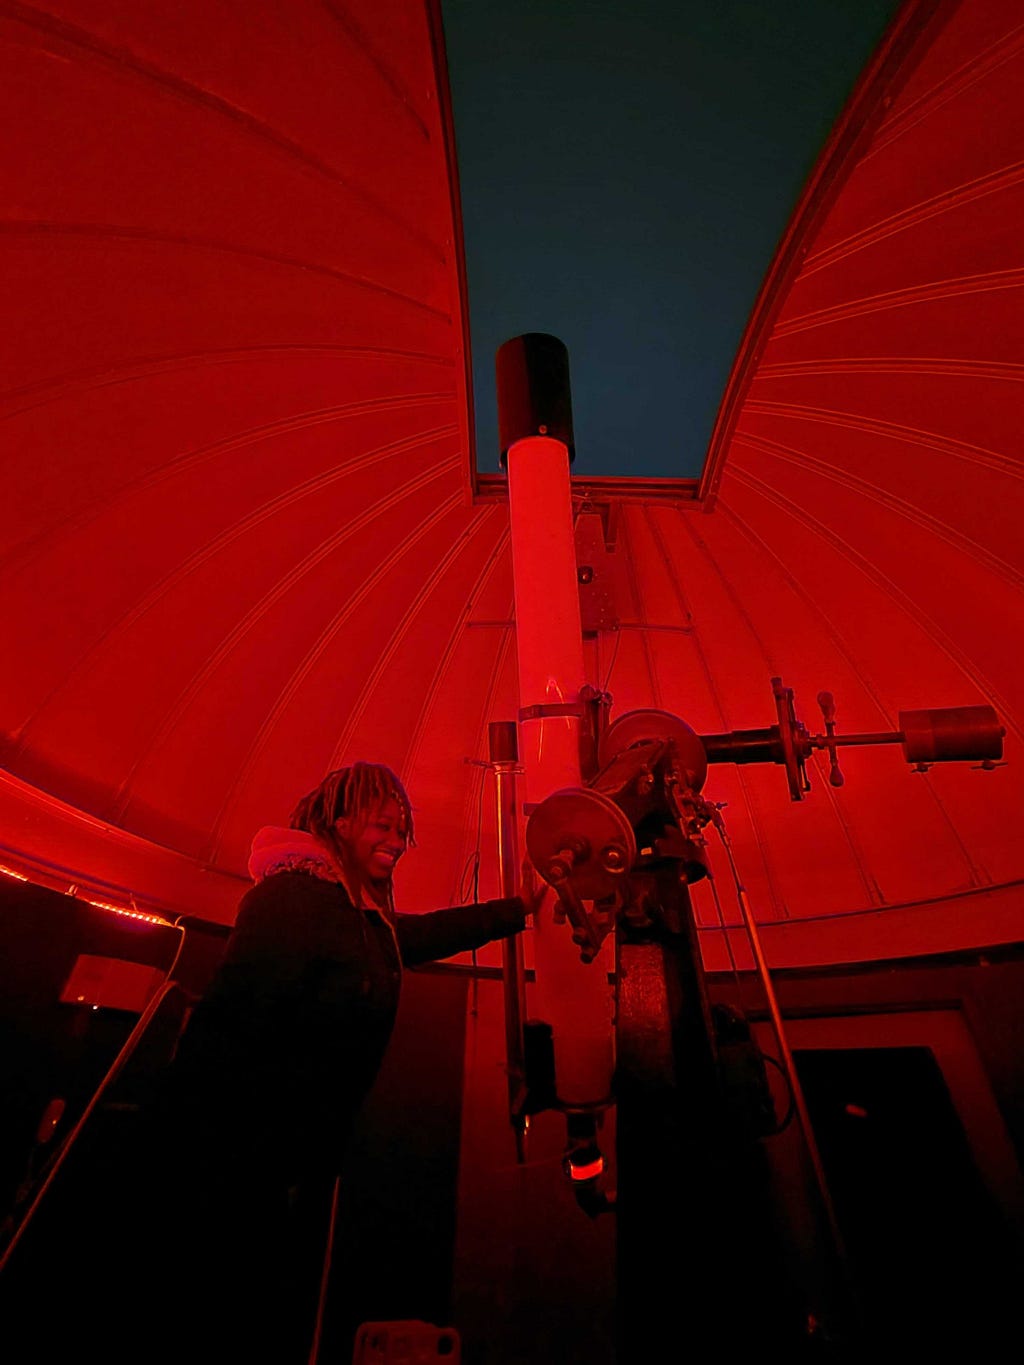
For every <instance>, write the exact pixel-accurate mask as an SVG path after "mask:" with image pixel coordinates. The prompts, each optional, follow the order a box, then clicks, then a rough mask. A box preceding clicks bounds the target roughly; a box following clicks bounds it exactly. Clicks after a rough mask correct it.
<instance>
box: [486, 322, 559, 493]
mask: <svg viewBox="0 0 1024 1365" xmlns="http://www.w3.org/2000/svg"><path fill="white" fill-rule="evenodd" d="M495 377H496V380H497V392H498V441H499V444H500V447H501V467H502V468H503V469H504V468H505V462H506V457H507V455H508V450H509V446H512V445H515V443H516V441H522V440H523V439H524V438H525V437H527V436H551V437H553V438H554V439H555V440H556V441H561V442H562V444H563V445H564V446H565V447H566V448H567V449H568V451H569V463H570V464H572V462H573V460H574V459H575V458H576V447H575V444H574V441H573V434H572V398H571V396H570V392H569V352H568V351H567V350H566V348H565V344H564V343H563V342H561V341H559V340H558V338H557V337H553V336H549V335H548V334H547V332H524V333H523V335H522V336H518V337H512V339H511V340H510V341H506V342H504V343H503V344H502V345H501V346H499V347H498V354H497V356H496V358H495Z"/></svg>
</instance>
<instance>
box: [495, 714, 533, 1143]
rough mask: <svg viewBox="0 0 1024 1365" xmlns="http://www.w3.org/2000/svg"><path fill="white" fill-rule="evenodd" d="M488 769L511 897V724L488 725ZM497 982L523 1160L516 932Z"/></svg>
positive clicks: (514, 830) (522, 997)
mask: <svg viewBox="0 0 1024 1365" xmlns="http://www.w3.org/2000/svg"><path fill="white" fill-rule="evenodd" d="M490 743H491V766H492V768H493V769H494V789H495V805H496V812H497V826H498V882H499V886H500V888H501V894H502V896H514V895H516V892H517V887H518V879H519V823H518V813H517V812H518V807H517V802H516V769H517V754H518V748H517V740H516V726H515V722H514V721H508V722H497V723H496V724H495V725H492V727H491V734H490ZM501 979H502V985H503V990H504V1003H505V1061H506V1067H507V1075H508V1105H509V1118H510V1120H511V1122H512V1126H513V1128H514V1129H515V1133H516V1153H517V1156H518V1159H519V1161H520V1162H522V1161H525V1159H526V1152H525V1146H524V1135H525V1127H526V1124H525V1115H524V1113H523V1105H524V1102H525V1098H526V1054H525V1043H524V1040H523V1023H524V1020H525V1018H526V973H525V970H524V967H523V941H522V936H521V935H520V934H513V935H512V937H511V938H506V939H502V941H501Z"/></svg>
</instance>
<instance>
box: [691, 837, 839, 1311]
mask: <svg viewBox="0 0 1024 1365" xmlns="http://www.w3.org/2000/svg"><path fill="white" fill-rule="evenodd" d="M715 827H716V829H717V831H718V836H719V838H720V839H721V841H722V846H723V848H724V849H725V852H726V856H727V857H728V859H729V866H730V868H731V870H732V875H733V880H734V881H735V883H736V895H737V898H738V900H739V905H740V912H741V914H742V915H743V923H744V925H745V926H746V930H747V936H748V937H749V939H750V945H751V947H752V949H753V952H754V959H755V961H756V963H757V970H758V975H759V976H760V978H761V982H762V985H763V986H764V993H765V997H766V999H767V1001H768V1011H769V1013H770V1015H771V1020H772V1027H773V1029H774V1031H775V1037H776V1039H777V1040H778V1044H779V1051H780V1052H781V1054H782V1062H783V1065H784V1067H785V1069H786V1076H787V1078H788V1080H789V1084H790V1088H791V1091H792V1095H793V1106H794V1109H795V1110H796V1114H797V1117H798V1119H799V1121H800V1128H801V1130H802V1132H803V1137H804V1142H805V1144H806V1147H807V1154H808V1157H809V1158H810V1162H811V1166H812V1168H813V1170H814V1178H815V1182H816V1184H817V1187H818V1193H819V1195H820V1197H821V1202H822V1206H823V1208H824V1211H825V1217H826V1220H827V1222H828V1227H829V1232H830V1234H831V1236H832V1242H833V1245H834V1248H835V1252H836V1256H837V1259H838V1262H839V1265H840V1267H841V1269H842V1272H843V1277H844V1281H845V1284H846V1289H847V1293H848V1295H849V1300H850V1306H851V1308H852V1310H853V1311H854V1313H855V1314H857V1315H858V1316H859V1315H860V1301H859V1295H858V1292H857V1288H856V1285H855V1283H854V1280H853V1274H852V1271H851V1268H850V1263H849V1258H848V1256H847V1251H846V1243H845V1240H844V1238H843V1234H842V1230H841V1229H840V1227H839V1221H838V1219H837V1217H836V1212H835V1206H834V1205H833V1203H832V1195H831V1192H830V1191H829V1187H828V1180H827V1178H826V1175H825V1166H824V1163H823V1161H822V1159H821V1152H820V1150H819V1148H818V1144H817V1141H816V1140H815V1137H814V1128H813V1126H812V1124H811V1116H810V1114H809V1112H808V1109H807V1102H806V1100H805V1098H804V1092H803V1087H802V1086H801V1084H800V1078H799V1076H798V1075H797V1070H796V1063H795V1062H794V1060H793V1053H792V1051H791V1050H790V1046H789V1040H788V1038H787V1037H786V1029H785V1025H784V1024H783V1021H782V1011H781V1010H780V1009H779V1002H778V999H777V998H776V995H775V987H774V985H773V984H772V978H771V972H770V971H769V970H768V962H767V959H766V958H765V955H764V951H763V949H762V947H761V936H760V934H759V933H758V930H757V923H756V921H755V919H754V916H753V913H752V911H751V908H750V901H749V899H748V897H747V892H746V888H745V887H744V885H743V883H742V881H741V880H740V874H739V869H738V868H737V866H736V860H735V858H734V857H733V852H732V844H731V843H730V841H729V837H728V835H727V834H726V832H725V829H724V827H723V825H722V824H721V823H719V822H717V821H716V824H715Z"/></svg>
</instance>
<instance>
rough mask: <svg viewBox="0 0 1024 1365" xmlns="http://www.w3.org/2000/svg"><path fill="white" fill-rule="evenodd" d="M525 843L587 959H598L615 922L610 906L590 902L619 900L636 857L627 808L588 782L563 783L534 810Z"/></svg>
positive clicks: (559, 916)
mask: <svg viewBox="0 0 1024 1365" xmlns="http://www.w3.org/2000/svg"><path fill="white" fill-rule="evenodd" d="M526 847H527V852H528V853H529V856H530V861H531V863H532V864H533V866H534V867H535V868H536V870H537V873H538V875H539V876H541V877H543V879H544V880H545V881H546V882H547V883H548V885H549V886H551V887H552V888H553V889H554V891H555V894H556V895H557V896H558V900H559V909H558V910H557V911H556V917H558V918H561V919H563V920H565V919H567V920H568V921H569V924H570V925H571V927H572V937H573V942H574V943H576V944H577V946H578V947H579V950H580V957H581V958H582V960H583V961H584V962H593V960H594V958H595V957H596V956H597V954H598V951H599V950H600V947H601V944H602V943H603V942H604V940H605V938H606V937H607V935H608V932H609V930H610V929H611V928H612V927H613V916H612V914H611V912H610V911H602V910H600V909H597V908H594V909H588V907H587V906H586V904H585V903H584V902H586V901H597V902H600V901H609V900H611V901H614V900H615V899H616V897H617V895H618V893H619V891H620V887H621V882H622V879H623V878H624V876H625V875H626V873H628V872H629V870H630V868H631V867H632V866H633V864H634V862H635V861H636V838H635V836H634V834H633V827H632V825H631V824H630V823H629V821H628V820H627V818H626V816H625V814H624V813H623V811H622V810H621V809H620V808H619V807H618V806H617V805H616V804H615V802H614V801H613V800H612V799H611V798H610V797H608V796H604V795H603V794H602V793H601V792H598V791H594V790H592V789H591V788H588V787H563V788H561V789H560V790H559V791H555V792H552V793H551V795H550V796H548V797H546V798H545V799H544V800H543V801H541V802H540V804H539V805H538V806H537V807H536V808H535V809H534V810H533V812H532V814H531V815H530V818H529V821H528V823H527V826H526Z"/></svg>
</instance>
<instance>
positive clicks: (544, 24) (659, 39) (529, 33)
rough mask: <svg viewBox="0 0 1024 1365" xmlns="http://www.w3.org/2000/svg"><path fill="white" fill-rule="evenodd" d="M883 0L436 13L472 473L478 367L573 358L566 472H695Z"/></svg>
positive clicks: (457, 6)
mask: <svg viewBox="0 0 1024 1365" xmlns="http://www.w3.org/2000/svg"><path fill="white" fill-rule="evenodd" d="M897 8H898V0H702V2H700V3H698V2H697V0H632V3H626V0H443V3H442V10H443V15H444V23H445V34H446V42H447V50H448V64H449V76H450V81H451V88H452V102H453V106H454V113H455V131H456V143H457V149H458V158H459V176H460V182H461V184H460V188H461V195H462V212H463V230H464V236H465V248H466V268H467V275H468V284H469V305H470V329H471V338H472V348H473V386H474V403H475V408H476V433H477V465H478V468H479V469H481V470H482V471H484V472H494V471H495V470H497V468H498V442H497V417H496V412H495V398H494V355H495V352H496V350H497V349H498V347H499V346H500V345H501V343H502V342H503V341H505V340H507V339H508V338H509V337H512V336H516V335H518V334H519V333H521V332H551V333H553V334H554V335H555V336H558V337H560V338H561V339H562V341H564V342H565V344H566V346H567V347H568V350H569V363H570V373H571V378H572V399H573V418H574V428H575V437H576V461H575V464H574V466H573V472H574V474H578V475H585V474H594V475H605V474H616V475H637V476H646V477H673V476H674V477H682V478H693V477H696V475H697V474H699V472H700V469H701V466H702V464H703V461H704V456H705V453H706V451H707V445H708V440H709V438H710V435H711V429H712V427H713V425H714V420H715V415H716V413H717V410H718V406H719V403H720V401H721V398H722V394H723V391H724V388H725V384H726V380H727V378H728V375H729V371H730V368H731V366H732V363H733V360H734V358H735V355H736V351H737V348H738V346H739V342H740V338H741V336H742V334H743V330H744V327H745V326H746V323H747V319H748V318H749V316H750V313H751V311H752V309H753V306H754V301H755V299H756V297H757V293H758V290H759V289H760V286H761V283H762V280H763V279H764V276H765V273H766V271H767V269H768V267H769V265H770V264H771V261H772V257H773V255H774V253H775V249H776V246H777V245H778V242H779V239H780V237H781V236H782V233H783V231H784V230H785V227H786V224H787V222H788V220H789V218H790V216H791V214H792V212H793V210H794V208H795V207H796V203H797V200H798V198H799V195H800V192H801V190H802V188H803V186H804V183H805V181H806V180H807V177H808V175H809V174H810V172H811V169H812V168H813V166H814V163H815V161H816V160H817V157H818V154H819V152H820V151H821V149H822V146H823V145H824V142H825V140H826V139H827V137H828V134H829V132H830V130H831V128H832V125H833V123H834V122H835V120H836V118H837V117H838V115H839V113H840V112H841V110H842V108H843V106H844V104H845V103H846V100H847V97H848V96H849V94H850V91H851V89H852V87H853V85H854V83H855V81H856V79H857V77H858V75H859V74H860V72H861V70H862V68H863V67H864V65H865V63H866V62H867V60H868V59H869V57H870V56H871V53H872V52H873V50H874V48H875V47H876V45H877V43H878V41H879V39H880V38H881V36H882V34H883V32H884V31H885V28H886V26H887V25H888V23H889V21H890V19H891V18H892V16H893V14H894V13H895V12H896V10H897Z"/></svg>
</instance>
